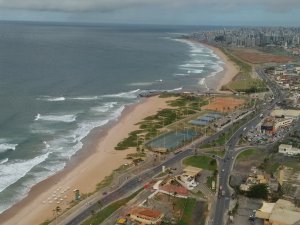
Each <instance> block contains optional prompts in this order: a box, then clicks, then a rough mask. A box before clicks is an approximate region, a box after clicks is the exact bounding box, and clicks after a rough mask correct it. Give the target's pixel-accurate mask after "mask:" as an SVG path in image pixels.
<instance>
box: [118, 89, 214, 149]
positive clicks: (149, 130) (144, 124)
mask: <svg viewBox="0 0 300 225" xmlns="http://www.w3.org/2000/svg"><path fill="white" fill-rule="evenodd" d="M160 97H162V98H164V97H177V98H176V99H173V100H169V101H168V102H167V103H168V105H169V106H171V107H172V108H166V109H161V110H159V111H158V112H157V113H156V114H155V115H151V116H148V117H146V118H144V120H143V121H141V122H140V123H138V124H137V125H139V130H136V131H133V132H131V133H129V135H128V137H127V138H125V139H124V140H122V141H121V142H120V143H118V145H117V146H116V147H115V149H116V150H125V149H128V148H130V147H137V146H139V145H141V144H142V143H143V142H144V141H147V140H150V139H152V138H154V137H156V136H157V135H159V134H160V132H161V129H162V128H163V127H166V126H169V125H170V124H173V123H174V122H176V121H180V120H183V119H184V118H187V117H189V116H191V115H193V114H196V113H198V112H199V111H200V110H201V106H203V105H206V104H207V103H208V102H207V100H206V99H205V98H204V97H194V96H185V95H178V94H175V95H174V94H162V95H161V96H160Z"/></svg>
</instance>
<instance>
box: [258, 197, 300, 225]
mask: <svg viewBox="0 0 300 225" xmlns="http://www.w3.org/2000/svg"><path fill="white" fill-rule="evenodd" d="M255 217H256V218H260V219H264V221H265V224H269V225H297V224H299V223H300V208H297V207H296V206H295V205H294V204H293V203H292V202H290V201H287V200H283V199H279V200H278V201H277V202H276V203H266V202H264V203H263V205H262V207H261V208H260V209H258V210H257V211H256V213H255Z"/></svg>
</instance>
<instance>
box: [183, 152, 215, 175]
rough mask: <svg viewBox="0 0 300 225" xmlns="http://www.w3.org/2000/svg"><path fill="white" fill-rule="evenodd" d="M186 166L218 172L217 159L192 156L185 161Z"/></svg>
mask: <svg viewBox="0 0 300 225" xmlns="http://www.w3.org/2000/svg"><path fill="white" fill-rule="evenodd" d="M183 164H184V165H186V166H194V167H198V168H202V169H206V170H213V171H214V170H216V169H217V162H216V160H215V159H213V158H211V157H208V156H191V157H188V158H186V159H184V160H183Z"/></svg>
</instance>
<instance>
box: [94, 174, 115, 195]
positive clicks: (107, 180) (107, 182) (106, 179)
mask: <svg viewBox="0 0 300 225" xmlns="http://www.w3.org/2000/svg"><path fill="white" fill-rule="evenodd" d="M113 178H114V174H113V173H112V174H111V175H109V176H106V177H104V179H103V180H102V181H101V182H100V183H98V184H97V185H96V190H97V191H98V190H100V189H101V188H104V187H107V186H109V185H110V184H111V183H112V181H113Z"/></svg>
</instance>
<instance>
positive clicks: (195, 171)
mask: <svg viewBox="0 0 300 225" xmlns="http://www.w3.org/2000/svg"><path fill="white" fill-rule="evenodd" d="M201 172H202V169H201V168H198V167H194V166H187V167H185V168H184V169H183V173H184V174H186V175H187V176H189V177H192V178H194V179H195V178H196V177H197V176H199V175H200V174H201Z"/></svg>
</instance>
